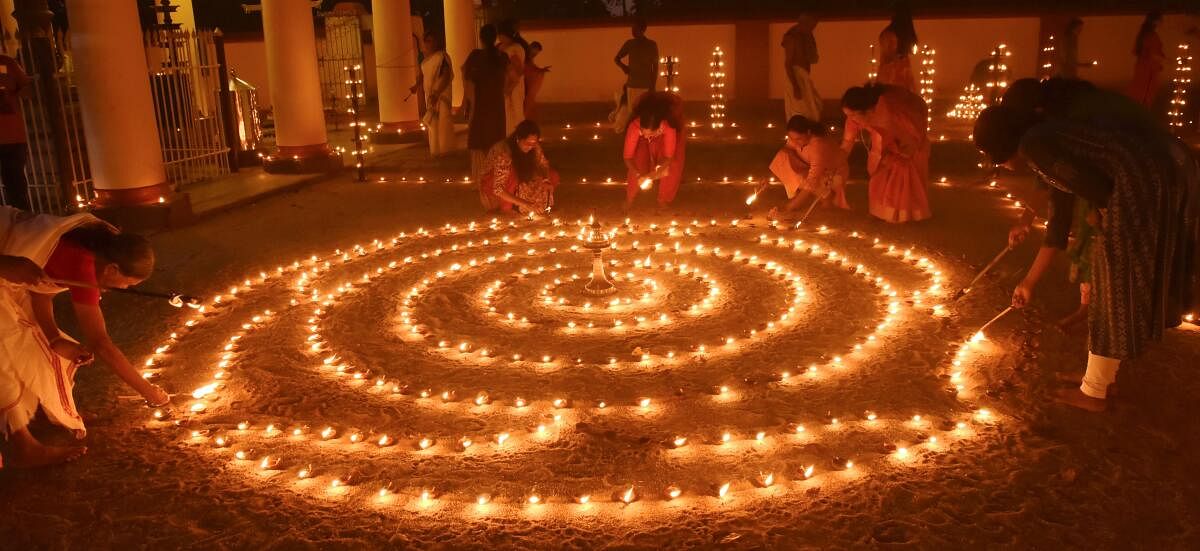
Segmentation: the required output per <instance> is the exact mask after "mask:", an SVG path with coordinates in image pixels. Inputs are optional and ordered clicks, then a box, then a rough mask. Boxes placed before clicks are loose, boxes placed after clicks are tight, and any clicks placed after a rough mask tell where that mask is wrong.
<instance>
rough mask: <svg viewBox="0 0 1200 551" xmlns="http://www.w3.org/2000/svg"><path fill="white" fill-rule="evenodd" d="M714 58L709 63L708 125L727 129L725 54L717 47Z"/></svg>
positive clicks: (693, 135) (713, 54)
mask: <svg viewBox="0 0 1200 551" xmlns="http://www.w3.org/2000/svg"><path fill="white" fill-rule="evenodd" d="M712 56H713V57H712V61H710V62H709V63H708V124H709V125H710V126H711V127H713V128H725V52H724V51H723V50H721V47H720V46H717V47H715V48H713V53H712ZM692 137H695V134H694V133H693V134H692ZM739 139H740V137H739Z"/></svg>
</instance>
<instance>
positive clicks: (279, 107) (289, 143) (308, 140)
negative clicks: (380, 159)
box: [262, 0, 341, 172]
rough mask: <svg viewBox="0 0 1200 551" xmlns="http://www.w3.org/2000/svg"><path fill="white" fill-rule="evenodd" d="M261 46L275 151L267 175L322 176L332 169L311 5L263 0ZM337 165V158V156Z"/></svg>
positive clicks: (267, 164)
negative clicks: (270, 107) (267, 82)
mask: <svg viewBox="0 0 1200 551" xmlns="http://www.w3.org/2000/svg"><path fill="white" fill-rule="evenodd" d="M262 18H263V42H264V45H265V47H266V50H267V80H268V81H269V83H270V89H271V106H272V109H273V111H274V115H275V146H276V149H277V151H275V152H272V153H271V154H270V155H268V156H267V157H265V158H264V160H263V166H264V167H265V168H266V170H267V171H268V172H324V171H326V170H330V169H332V168H334V167H332V166H330V165H329V163H330V162H332V161H333V159H334V154H333V153H332V152H331V150H330V148H329V140H328V138H327V136H326V134H325V112H324V108H323V107H322V105H321V80H320V77H319V76H318V73H317V43H316V37H315V35H314V32H313V14H312V5H311V4H310V3H309V1H308V0H263V2H262ZM336 159H337V161H336V162H337V165H338V166H340V164H341V157H336Z"/></svg>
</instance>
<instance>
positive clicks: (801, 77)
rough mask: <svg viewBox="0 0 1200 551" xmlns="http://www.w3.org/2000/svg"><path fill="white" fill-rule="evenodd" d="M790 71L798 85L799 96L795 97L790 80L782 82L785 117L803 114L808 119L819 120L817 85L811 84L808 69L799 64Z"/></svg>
mask: <svg viewBox="0 0 1200 551" xmlns="http://www.w3.org/2000/svg"><path fill="white" fill-rule="evenodd" d="M792 72H793V73H795V75H796V83H797V84H799V85H800V93H801V96H800V97H796V93H795V91H794V90H792V82H791V81H790V80H787V81H785V82H784V94H783V110H784V111H785V112H786V114H787V118H789V119H790V118H792V117H793V116H795V115H803V116H804V118H806V119H808V120H810V121H818V122H820V120H821V96H820V94H818V93H817V87H816V85H815V84H813V81H812V77H811V76H810V75H809V74H808V71H806V70H804V67H800V66H799V65H795V66H793V67H792Z"/></svg>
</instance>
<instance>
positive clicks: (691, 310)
mask: <svg viewBox="0 0 1200 551" xmlns="http://www.w3.org/2000/svg"><path fill="white" fill-rule="evenodd" d="M631 250H635V249H631ZM688 250H689V251H691V252H692V253H694V254H701V253H700V251H703V250H704V247H703V246H702V245H699V246H695V247H689V249H688ZM535 254H536V251H535ZM711 254H712V255H713V256H714V257H716V255H718V254H719V248H718V249H717V250H716V252H713V253H711ZM739 254H740V253H734V254H731V255H729V256H728V257H727V258H726V259H727V260H737V259H743V260H746V261H750V260H751V257H742V256H739ZM754 259H755V260H757V258H756V257H754ZM686 266H687V265H686V264H683V272H682V273H683V274H684V275H691V274H693V273H695V271H694V270H695V269H694V268H692V271H690V272H689V271H687V268H686ZM758 267H759V268H761V269H764V270H767V271H768V272H771V273H773V275H776V276H778V277H781V278H783V279H785V280H786V281H787V282H788V284H789V287H790V288H791V289H792V291H793V293H792V298H791V300H789V301H788V302H789V306H788V308H787V310H786V311H783V312H782V313H781V314H780V315H779V318H778V320H772V321H769V322H767V323H766V329H767V331H775V330H778V329H780V328H781V327H783V326H785V325H786V324H787V323H788V322H789V320H790V319H791V318H792V316H794V315H795V312H796V310H795V308H796V305H798V304H799V303H800V302H801V300H802V298H803V296H804V292H803V289H801V288H800V286H799V280H798V278H796V277H795V276H794V275H793V274H791V273H790V272H788V271H786V270H784V269H783V268H782V267H781V266H779V265H778V264H776V263H774V262H770V261H767V262H764V263H762V264H761V265H760V266H758ZM539 268H542V269H544V266H543V267H539ZM534 271H537V270H536V269H535V270H534ZM426 288H428V285H427V284H425V283H424V282H422V285H421V286H420V289H418V288H414V289H413V290H412V291H410V293H409V296H408V297H407V298H406V299H405V302H404V304H403V306H404V310H402V312H401V323H402V325H404V326H405V327H408V328H409V332H410V333H411V334H413V335H421V331H420V330H419V328H418V325H419V324H418V323H415V322H414V321H413V320H412V318H410V317H409V315H410V312H409V310H408V308H409V307H411V305H412V304H411V300H412V299H414V298H416V297H417V296H418V295H419V294H420V290H423V289H426ZM489 289H492V290H494V289H495V288H494V287H491V288H489ZM718 294H719V290H718V289H715V288H714V289H713V290H712V291H710V292H709V294H708V296H707V297H705V298H704V299H702V300H701V301H700V302H698V303H696V304H693V305H691V306H689V307H687V308H685V309H684V310H683V312H679V313H673V315H668V314H666V313H660V314H659V315H658V316H656V319H657V320H658V322H657V323H654V324H653V325H654V328H656V329H659V330H661V328H662V327H663V326H664V325H668V326H669V325H670V324H671V323H672V322H671V319H672V318H673V317H679V316H681V315H683V314H687V315H698V314H700V313H701V312H707V311H709V310H710V309H711V308H712V306H713V303H712V300H713V299H714V298H715V297H716V296H717V295H718ZM490 296H491V293H490V292H489V290H485V291H484V299H483V304H484V307H485V308H488V310H489V311H492V310H494V308H493V307H492V306H491V301H490ZM585 309H589V308H587V307H586V306H585ZM493 313H495V312H493ZM504 319H507V320H508V321H509V322H511V323H518V324H522V325H524V324H528V320H527V317H526V316H523V315H521V316H518V315H516V314H512V313H507V314H505V315H504ZM644 323H646V321H645V320H638V319H636V318H635V319H633V320H631V323H628V324H626V322H624V321H622V320H620V319H617V320H613V321H612V325H611V326H610V327H611V329H613V330H617V329H621V328H625V327H628V328H632V329H636V328H637V327H639V326H641V325H642V324H644ZM593 325H594V324H593ZM584 327H585V325H578V326H577V324H575V323H574V322H568V323H567V324H566V325H565V326H564V327H563V328H562V329H564V330H566V331H567V332H568V333H570V332H573V331H576V330H583V328H584ZM745 333H747V334H748V335H749V338H753V337H755V336H758V333H759V332H758V331H757V330H755V329H749V330H747V331H745ZM429 338H431V337H430V336H428V335H421V336H420V337H419V339H429ZM456 340H457V339H456ZM739 340H740V339H738V338H735V337H732V336H731V337H726V338H725V339H724V340H722V341H721V342H718V343H712V344H711V346H710V345H705V344H696V345H694V346H692V347H690V351H691V353H692V354H693V355H695V356H699V357H714V356H715V355H720V354H723V353H728V352H733V351H736V350H737V342H738V341H739ZM437 346H438V349H439V350H444V351H446V352H448V353H451V354H453V355H454V356H459V357H461V356H463V355H468V354H474V355H476V356H478V358H477V359H479V360H489V361H490V360H493V359H495V358H499V357H502V356H505V357H510V358H511V359H512V361H514V362H521V361H524V362H538V361H539V359H540V363H541V364H543V365H557V364H559V362H560V360H561V359H560V358H559V357H556V356H555V355H553V354H545V353H541V354H537V353H535V354H531V353H522V352H515V353H511V354H508V353H504V354H500V353H498V352H497V349H496V348H495V347H488V346H483V347H480V346H478V345H477V344H476V343H470V342H465V341H461V342H458V344H457V345H455V344H454V342H452V341H447V340H441V341H438V345H437ZM635 356H636V358H635V362H634V363H641V364H642V365H645V364H646V362H650V361H651V360H652V359H653V358H655V357H656V355H655V354H652V353H650V352H649V351H642V352H640V353H638V354H635ZM657 356H658V357H661V358H663V359H668V360H673V359H676V352H675V351H668V352H666V353H665V354H661V355H657ZM574 363H575V364H577V365H578V364H582V363H583V359H582V358H575V359H574ZM618 364H621V365H624V362H621V361H620V360H618V358H616V357H610V358H608V359H607V364H606V365H609V366H616V365H618Z"/></svg>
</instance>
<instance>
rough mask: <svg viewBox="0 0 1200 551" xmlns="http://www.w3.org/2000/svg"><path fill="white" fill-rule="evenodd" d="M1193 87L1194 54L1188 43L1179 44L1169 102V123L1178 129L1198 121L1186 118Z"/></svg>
mask: <svg viewBox="0 0 1200 551" xmlns="http://www.w3.org/2000/svg"><path fill="white" fill-rule="evenodd" d="M1191 87H1192V54H1191V53H1190V52H1189V50H1188V45H1187V44H1180V45H1179V53H1178V54H1177V55H1176V56H1175V72H1174V74H1173V75H1172V76H1171V101H1170V102H1169V103H1168V104H1167V123H1168V124H1169V125H1170V126H1171V127H1172V128H1175V129H1176V130H1177V131H1178V130H1182V129H1183V128H1184V127H1185V126H1190V125H1195V124H1196V121H1189V120H1184V117H1185V116H1186V113H1187V96H1188V91H1189V90H1191Z"/></svg>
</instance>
